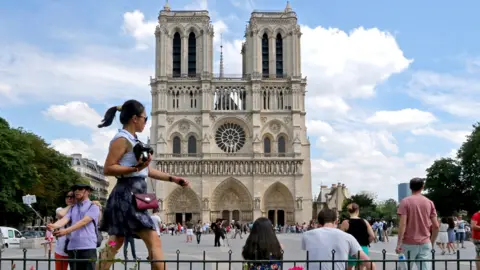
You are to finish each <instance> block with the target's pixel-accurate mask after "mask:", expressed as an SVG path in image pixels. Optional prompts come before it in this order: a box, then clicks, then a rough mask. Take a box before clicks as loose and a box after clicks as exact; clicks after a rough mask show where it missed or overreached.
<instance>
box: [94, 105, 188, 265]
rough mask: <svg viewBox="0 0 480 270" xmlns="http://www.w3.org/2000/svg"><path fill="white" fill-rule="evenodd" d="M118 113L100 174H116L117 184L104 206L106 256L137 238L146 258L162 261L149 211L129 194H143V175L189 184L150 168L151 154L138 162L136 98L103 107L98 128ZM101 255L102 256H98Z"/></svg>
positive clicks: (141, 120) (141, 112)
mask: <svg viewBox="0 0 480 270" xmlns="http://www.w3.org/2000/svg"><path fill="white" fill-rule="evenodd" d="M117 112H120V123H122V125H123V128H122V129H120V130H119V131H118V133H117V134H116V135H115V136H114V137H113V139H112V141H111V142H110V148H109V150H108V155H107V159H106V160H105V166H104V174H105V175H107V176H115V177H117V179H118V180H117V184H116V185H115V187H114V189H113V190H112V193H111V194H110V196H109V198H108V201H107V205H106V207H105V211H104V215H103V222H102V224H101V226H100V230H101V231H105V232H108V234H109V235H110V239H109V241H108V242H109V243H114V244H109V249H108V252H107V255H106V258H103V259H110V260H111V259H114V257H115V254H116V253H117V252H118V250H119V249H120V248H121V247H122V244H123V242H124V239H125V238H126V237H130V236H133V237H136V238H141V239H142V240H143V241H144V242H145V245H146V246H147V248H148V251H149V258H150V259H151V260H154V261H163V260H165V258H164V254H163V250H162V243H161V240H160V238H159V237H158V235H157V232H156V230H155V225H154V223H153V221H152V219H151V218H150V215H149V213H148V212H147V211H146V210H144V211H141V210H137V209H136V207H135V205H134V203H133V198H132V197H133V196H132V194H138V193H140V194H145V193H147V183H146V181H145V180H146V178H147V177H150V178H153V179H157V180H160V181H169V182H173V183H176V184H178V185H181V186H184V187H185V186H188V185H189V183H188V181H186V180H185V179H182V178H180V177H176V176H171V175H168V174H167V173H164V172H160V171H158V170H156V169H154V168H150V167H149V165H150V162H151V161H152V156H151V155H149V157H148V159H147V160H146V161H145V162H141V161H140V162H139V161H138V160H137V158H136V157H135V154H134V152H133V147H134V146H135V145H136V144H137V143H138V142H139V141H138V139H137V135H136V134H137V132H142V131H143V129H144V128H145V124H146V123H147V120H148V117H147V114H146V112H145V107H144V106H143V105H142V104H141V103H140V102H138V101H136V100H128V101H126V102H125V103H124V104H123V105H122V106H115V107H112V108H110V109H108V110H107V112H106V113H105V117H104V119H103V121H102V123H101V124H100V125H98V127H99V128H102V127H108V126H110V125H111V124H112V122H113V120H114V118H115V115H116V113H117ZM102 257H103V256H102ZM111 264H112V263H107V262H102V263H101V264H100V269H109V268H110V266H111ZM152 269H155V270H164V269H166V266H165V263H164V262H154V263H152Z"/></svg>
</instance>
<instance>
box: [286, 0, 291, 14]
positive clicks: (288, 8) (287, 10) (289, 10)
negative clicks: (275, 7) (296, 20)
mask: <svg viewBox="0 0 480 270" xmlns="http://www.w3.org/2000/svg"><path fill="white" fill-rule="evenodd" d="M285 12H292V7H291V6H290V1H287V6H286V7H285Z"/></svg>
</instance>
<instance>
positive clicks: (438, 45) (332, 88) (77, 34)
mask: <svg viewBox="0 0 480 270" xmlns="http://www.w3.org/2000/svg"><path fill="white" fill-rule="evenodd" d="M462 3H463V5H459V4H455V3H453V2H451V1H435V3H434V4H433V2H425V1H420V2H419V1H396V2H394V3H390V2H388V1H368V2H367V3H365V1H363V2H358V1H306V0H302V1H300V0H293V1H290V4H291V6H292V8H293V9H294V11H295V12H296V13H297V15H298V18H299V23H300V24H301V25H302V32H303V36H302V61H303V63H302V68H303V69H302V72H303V74H304V75H305V76H307V77H308V87H307V90H308V95H307V106H308V107H307V109H308V111H307V115H308V122H307V125H308V131H309V136H310V142H311V144H312V178H313V179H312V180H313V183H312V184H313V188H314V190H317V189H318V186H319V185H320V183H324V184H332V183H337V182H342V183H346V184H347V186H349V187H350V189H351V191H352V192H358V191H361V190H369V191H375V192H376V193H377V194H378V197H379V198H383V199H386V198H390V197H393V198H396V190H397V189H396V184H397V183H400V182H403V181H407V180H408V179H409V178H411V177H413V176H423V175H424V173H425V172H424V170H425V168H426V167H428V166H429V165H430V164H431V162H432V161H433V160H434V159H436V158H438V157H441V156H450V155H452V154H454V150H455V149H457V148H458V147H459V145H460V143H461V142H462V141H463V138H464V136H465V134H468V133H469V131H470V130H471V125H472V124H473V123H475V122H476V121H477V120H478V116H479V114H480V113H479V112H478V110H477V108H478V106H477V105H478V104H479V103H480V80H479V79H478V73H479V71H480V58H479V56H480V52H479V50H480V46H479V45H480V38H479V37H478V35H475V33H476V32H477V28H478V27H477V26H478V25H480V19H479V16H478V15H477V14H476V13H477V12H476V11H478V10H479V8H480V3H479V2H476V1H464V2H462ZM163 5H164V2H162V1H151V0H149V1H147V0H139V1H127V0H105V1H92V0H85V1H48V0H42V1H40V0H26V1H20V2H18V1H0V37H1V38H0V116H2V117H5V118H6V119H7V120H8V121H9V122H10V123H11V124H12V125H13V126H22V127H24V128H26V129H28V130H31V131H33V132H35V133H37V134H39V135H41V136H42V137H44V138H45V139H46V140H47V141H48V142H51V143H52V145H53V146H54V147H56V148H57V149H59V150H60V151H62V152H64V153H71V152H82V153H84V154H85V155H87V156H89V157H92V158H94V159H97V160H99V161H100V162H103V158H104V155H105V151H106V147H105V144H106V143H108V141H109V139H110V138H111V135H112V133H113V132H114V130H113V129H107V130H98V129H96V128H95V126H96V124H97V123H98V121H99V119H100V115H101V114H103V112H104V111H105V109H106V108H107V107H108V106H112V105H117V104H120V103H121V102H122V101H123V100H125V99H127V98H136V99H139V100H141V101H143V102H144V103H146V104H147V106H150V93H149V92H150V90H149V86H148V82H149V76H151V75H153V61H154V56H153V29H154V27H155V21H156V17H157V15H158V12H159V10H160V9H161V8H162V6H163ZM170 5H171V6H172V9H179V10H183V9H204V8H208V10H209V11H210V15H211V19H212V23H213V24H214V25H215V30H216V33H217V35H216V43H215V48H216V49H217V50H218V49H219V48H218V47H219V46H218V45H219V44H218V41H219V39H218V36H219V35H218V33H222V34H223V39H224V47H225V68H226V73H239V72H240V69H239V65H238V64H239V63H240V62H241V61H240V54H239V46H240V44H241V40H242V38H243V31H244V28H245V24H246V21H248V19H249V16H250V12H251V11H252V10H253V9H259V10H283V9H284V8H285V5H286V1H278V0H276V1H273V0H248V1H236V0H226V1H206V0H187V1H170ZM142 16H143V17H142ZM215 59H216V61H218V51H217V53H216V56H215ZM217 72H218V70H217ZM146 135H147V134H145V135H144V136H146Z"/></svg>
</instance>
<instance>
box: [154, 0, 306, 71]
mask: <svg viewBox="0 0 480 270" xmlns="http://www.w3.org/2000/svg"><path fill="white" fill-rule="evenodd" d="M158 19H159V25H158V26H157V28H156V30H155V37H156V52H155V55H156V61H155V77H156V78H158V79H162V78H163V79H166V78H172V77H173V78H188V77H190V78H193V77H196V78H203V79H209V78H211V77H212V76H213V66H214V63H213V61H214V47H213V36H214V29H213V25H212V24H211V23H210V17H209V14H208V11H204V10H202V11H172V10H170V7H169V6H168V4H167V5H166V6H165V7H164V9H163V10H162V11H160V16H159V17H158ZM300 36H301V32H300V26H299V25H298V24H297V16H296V14H295V12H293V10H292V9H291V7H290V4H288V3H287V7H286V8H285V10H284V11H283V12H256V11H254V12H252V15H251V18H250V23H249V24H248V26H247V27H246V29H245V42H244V44H243V46H242V51H241V54H242V74H241V75H243V76H245V77H248V78H251V79H257V80H258V79H262V78H287V77H288V78H300V77H301V57H300ZM222 69H223V67H221V68H220V72H219V73H220V74H218V76H220V75H222V76H223V74H221V73H222V72H223V70H222ZM238 75H240V74H238Z"/></svg>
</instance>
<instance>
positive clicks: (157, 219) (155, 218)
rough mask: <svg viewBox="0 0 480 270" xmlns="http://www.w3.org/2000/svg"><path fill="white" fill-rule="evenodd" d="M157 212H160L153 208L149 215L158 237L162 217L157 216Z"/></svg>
mask: <svg viewBox="0 0 480 270" xmlns="http://www.w3.org/2000/svg"><path fill="white" fill-rule="evenodd" d="M158 212H160V210H158V208H157V209H153V214H152V215H151V216H150V218H151V219H152V220H153V225H155V230H156V231H157V234H158V236H159V237H160V228H161V227H162V219H161V218H160V217H159V216H158Z"/></svg>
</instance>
